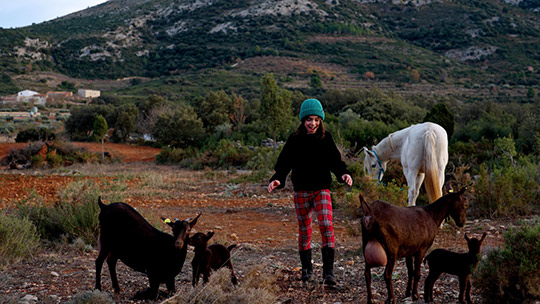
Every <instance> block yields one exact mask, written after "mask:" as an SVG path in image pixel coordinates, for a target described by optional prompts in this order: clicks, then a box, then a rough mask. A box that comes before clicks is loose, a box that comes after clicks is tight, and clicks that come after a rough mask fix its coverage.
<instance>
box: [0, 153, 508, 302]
mask: <svg viewBox="0 0 540 304" xmlns="http://www.w3.org/2000/svg"><path fill="white" fill-rule="evenodd" d="M117 151H122V150H121V149H118V150H117ZM154 152H155V151H154ZM154 152H152V153H154ZM138 153H139V154H140V155H139V157H142V154H141V152H138ZM135 154H137V153H135ZM126 155H127V154H126ZM148 157H150V156H148ZM140 159H142V158H140ZM121 168H122V170H128V171H129V172H132V173H131V174H124V175H129V176H132V177H130V178H128V179H127V181H125V183H126V184H127V185H128V186H127V187H128V189H126V193H128V194H129V195H127V198H126V202H128V203H130V204H131V205H133V206H135V207H136V208H137V209H138V210H139V211H140V212H141V213H142V214H144V215H145V216H150V217H153V218H157V217H159V216H167V217H171V218H174V217H176V218H187V217H191V216H194V215H195V214H197V213H199V212H202V216H201V218H200V219H199V222H198V223H197V226H196V227H195V230H196V231H200V232H207V231H209V230H213V231H215V233H216V234H215V236H214V239H213V241H215V242H219V243H227V244H232V243H236V244H238V245H239V248H238V249H235V251H234V254H233V263H234V264H235V269H236V272H237V275H238V277H239V281H240V284H241V283H242V280H243V278H244V277H245V274H246V272H247V271H248V270H249V269H250V268H251V267H253V266H254V265H261V264H262V265H265V267H267V269H269V271H271V272H273V273H275V274H276V275H277V276H278V278H279V285H280V294H279V302H281V303H364V302H365V294H366V286H365V282H364V277H363V273H364V262H363V257H362V255H361V251H360V248H361V242H360V238H359V237H357V236H352V235H350V233H349V232H348V231H349V227H350V226H349V225H353V226H354V225H358V222H357V221H356V222H355V221H353V222H349V219H348V216H347V215H346V214H345V213H344V210H342V209H341V208H339V205H337V206H336V207H335V214H334V219H335V220H334V225H335V235H336V249H337V255H336V263H335V272H336V276H337V278H338V280H339V281H340V284H339V285H338V287H337V288H335V289H331V290H325V289H323V288H322V287H321V286H320V285H318V284H317V282H314V283H311V284H308V285H306V286H304V285H302V284H301V282H299V281H298V278H299V266H300V265H299V258H298V252H297V245H296V244H297V223H296V216H295V211H294V208H293V205H292V196H291V195H292V194H291V192H290V191H276V192H273V193H272V194H268V193H267V192H266V191H265V185H263V184H245V185H236V184H231V183H230V182H228V179H229V178H231V177H232V175H234V174H231V173H225V174H221V175H219V176H214V175H212V176H209V175H208V172H201V171H197V172H192V171H185V170H180V169H177V168H172V167H159V166H154V165H148V164H147V165H143V164H137V165H135V164H127V165H123V166H121ZM108 170H110V171H111V172H113V171H114V170H120V169H119V167H117V168H112V169H108ZM143 172H144V173H145V174H149V172H155V174H156V175H158V174H159V175H163V176H172V177H174V181H172V182H171V184H169V185H163V186H164V187H167V190H166V191H168V192H169V193H170V194H168V195H155V196H148V195H145V194H144V193H142V192H141V189H143V190H144V187H143V186H144V185H142V184H141V181H140V180H139V179H138V178H137V175H138V173H143ZM81 178H90V177H80V176H68V175H61V174H58V173H50V172H34V171H4V172H0V187H1V189H2V191H1V192H0V208H7V207H9V206H11V205H12V203H13V202H16V201H19V200H21V199H24V198H25V197H28V196H29V195H31V194H33V195H39V196H40V197H42V198H43V200H44V201H46V202H51V203H52V202H55V201H57V200H58V192H59V191H60V190H61V189H63V188H64V187H65V186H66V185H67V184H69V183H71V182H73V181H74V180H76V179H81ZM91 178H93V177H91ZM95 182H99V181H98V180H95ZM164 191H165V190H164ZM105 199H106V198H105ZM515 223H517V222H515ZM515 223H514V224H515ZM509 227H510V222H506V221H496V222H495V221H487V220H478V219H469V221H468V223H467V224H466V226H465V227H464V228H463V229H456V228H453V227H452V226H448V225H445V226H444V227H443V228H442V229H441V231H440V233H439V235H438V236H437V238H436V240H435V243H434V246H435V247H442V248H451V249H453V250H457V251H464V250H465V248H466V242H465V240H464V238H463V235H464V233H467V234H468V235H469V236H471V235H472V236H480V235H481V234H482V233H483V232H484V231H488V233H489V234H488V237H487V239H486V241H485V246H484V253H485V252H487V251H489V250H490V249H492V248H494V247H496V246H499V245H500V244H501V242H502V234H503V232H504V231H506V230H507V229H508V228H509ZM160 228H163V229H166V227H165V226H164V227H160ZM319 242H320V235H319V233H318V231H317V229H316V227H314V236H313V246H314V257H313V259H314V262H315V277H316V278H317V281H318V279H319V277H320V275H321V271H322V270H321V268H322V265H321V256H320V250H319V247H318V246H319ZM190 251H191V250H190ZM96 256H97V251H96V250H95V248H93V249H86V250H85V249H84V248H83V247H82V246H77V245H72V244H70V245H65V246H63V247H62V248H61V249H55V250H51V249H42V250H41V251H40V252H37V253H36V255H35V256H34V258H33V259H31V260H29V261H26V262H21V263H18V264H15V265H11V266H9V267H7V268H6V269H4V270H1V271H0V303H18V302H19V301H20V300H21V299H22V298H24V297H25V296H31V297H35V299H37V301H29V302H27V303H36V302H37V303H65V302H67V301H69V300H70V299H72V298H73V296H75V295H78V294H82V293H84V292H87V291H91V290H92V289H93V286H94V283H95V269H94V267H95V266H94V260H95V258H96ZM191 257H192V252H190V253H189V255H188V259H187V260H186V264H185V265H184V269H183V270H182V272H181V273H180V275H179V276H178V277H177V284H176V285H177V286H176V287H177V289H181V288H189V286H190V280H191V269H190V268H191V267H190V265H189V263H188V262H187V261H189V260H191ZM404 264H405V263H404V261H403V260H402V261H399V263H398V265H397V267H396V269H395V274H394V283H395V293H396V296H397V297H398V298H400V299H401V300H400V301H399V302H400V303H405V302H407V303H409V302H410V301H406V300H403V299H402V297H403V294H404V292H405V283H406V277H407V275H406V268H405V265H404ZM382 270H383V269H382V268H380V269H377V270H376V271H375V272H374V275H373V277H374V278H373V284H372V286H373V290H374V297H375V300H376V301H378V302H383V301H384V300H385V299H386V288H385V284H384V280H382ZM118 276H119V281H120V285H121V288H122V291H121V293H120V294H116V295H112V296H113V297H114V299H115V301H116V302H117V303H142V302H140V301H139V302H137V301H134V300H133V299H132V296H133V294H135V292H137V291H138V290H141V289H143V288H145V287H146V286H147V279H146V277H145V276H144V275H142V274H140V273H137V272H134V271H132V270H131V269H128V268H127V267H125V266H124V265H123V264H122V263H119V267H118ZM426 276H427V270H426V268H423V269H422V280H421V281H420V284H419V286H420V289H419V293H420V295H422V294H423V291H422V290H421V289H422V288H423V279H424V278H425V277H426ZM102 282H103V288H104V290H105V291H108V292H111V294H112V289H111V283H110V279H109V277H108V270H107V267H106V266H105V269H104V271H103V275H102ZM161 288H164V286H162V287H161ZM473 289H474V287H473ZM457 290H458V283H457V279H456V278H454V277H451V276H444V275H443V276H442V277H441V279H440V280H439V281H438V283H437V284H436V289H435V293H434V296H435V299H436V301H437V302H439V303H444V302H450V303H453V302H456V301H457ZM473 300H475V302H478V301H479V298H478V296H477V295H476V294H474V291H473ZM146 303H148V302H146ZM150 303H152V302H150Z"/></svg>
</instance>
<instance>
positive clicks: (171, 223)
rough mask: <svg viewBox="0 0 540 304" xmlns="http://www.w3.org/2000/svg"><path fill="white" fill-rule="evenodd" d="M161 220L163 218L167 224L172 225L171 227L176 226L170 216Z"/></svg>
mask: <svg viewBox="0 0 540 304" xmlns="http://www.w3.org/2000/svg"><path fill="white" fill-rule="evenodd" d="M161 220H162V221H163V222H164V223H165V224H167V225H169V226H171V227H172V226H174V222H173V221H171V219H169V218H165V217H161Z"/></svg>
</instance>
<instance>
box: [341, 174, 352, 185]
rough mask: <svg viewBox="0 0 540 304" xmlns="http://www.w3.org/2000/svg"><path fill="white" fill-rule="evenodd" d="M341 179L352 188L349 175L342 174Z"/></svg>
mask: <svg viewBox="0 0 540 304" xmlns="http://www.w3.org/2000/svg"><path fill="white" fill-rule="evenodd" d="M341 179H342V180H343V181H344V182H345V184H347V185H349V186H352V177H351V176H350V175H349V174H343V176H341Z"/></svg>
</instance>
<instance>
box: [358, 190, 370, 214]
mask: <svg viewBox="0 0 540 304" xmlns="http://www.w3.org/2000/svg"><path fill="white" fill-rule="evenodd" d="M358 199H359V200H360V204H361V206H362V211H363V212H364V216H366V215H373V212H371V208H369V205H368V203H367V202H366V200H365V199H364V196H363V195H362V194H361V193H359V194H358Z"/></svg>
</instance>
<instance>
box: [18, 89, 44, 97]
mask: <svg viewBox="0 0 540 304" xmlns="http://www.w3.org/2000/svg"><path fill="white" fill-rule="evenodd" d="M38 94H39V93H38V92H34V91H30V90H24V91H20V92H19V93H17V96H24V97H31V96H34V95H38Z"/></svg>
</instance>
